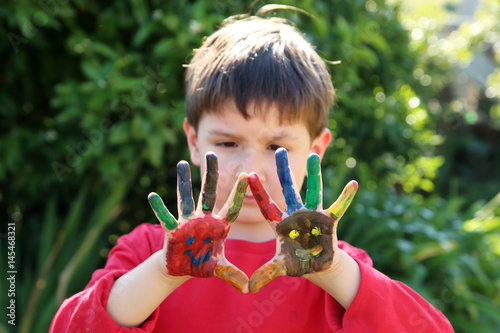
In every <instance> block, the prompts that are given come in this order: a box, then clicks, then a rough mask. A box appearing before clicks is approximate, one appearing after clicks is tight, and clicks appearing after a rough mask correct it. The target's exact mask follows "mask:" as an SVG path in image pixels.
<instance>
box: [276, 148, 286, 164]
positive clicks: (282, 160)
mask: <svg viewBox="0 0 500 333" xmlns="http://www.w3.org/2000/svg"><path fill="white" fill-rule="evenodd" d="M274 156H275V159H276V164H281V165H284V164H287V162H288V152H287V150H286V149H285V148H283V147H281V148H278V149H277V150H276V153H275V155H274Z"/></svg>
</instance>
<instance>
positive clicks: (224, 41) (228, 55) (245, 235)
mask: <svg viewBox="0 0 500 333" xmlns="http://www.w3.org/2000/svg"><path fill="white" fill-rule="evenodd" d="M186 89H187V95H186V116H187V118H186V120H185V122H184V131H185V133H186V136H187V141H188V145H189V150H190V155H191V161H192V163H194V164H196V165H199V166H200V169H201V172H202V174H204V175H205V176H204V181H203V184H202V194H201V195H200V202H199V203H198V205H197V209H196V211H195V205H194V202H193V200H192V195H191V183H190V173H189V167H188V165H187V163H186V162H181V163H179V165H178V180H179V182H178V189H179V191H178V200H179V216H180V217H179V219H178V220H175V219H174V218H173V217H172V216H171V215H170V214H169V213H168V212H167V211H166V210H165V209H164V208H163V207H162V203H161V199H159V197H157V196H156V195H154V194H152V195H150V202H151V205H152V207H153V209H154V211H155V214H156V215H157V217H158V219H159V220H160V222H161V226H159V225H150V224H143V225H140V226H139V227H137V228H136V229H135V230H134V231H132V232H131V233H130V234H129V235H126V236H123V237H121V239H120V240H119V242H118V244H117V245H116V246H115V248H114V249H113V250H112V251H111V253H110V256H109V258H108V262H107V264H106V267H105V268H104V269H102V270H98V271H96V272H95V273H94V275H93V277H92V280H91V282H90V283H89V285H88V286H87V287H86V289H85V290H84V291H82V292H80V293H79V294H77V295H74V296H73V297H72V298H70V299H68V300H66V301H65V302H64V303H63V305H62V306H61V308H60V310H59V312H58V313H57V314H56V316H55V318H54V320H53V322H52V326H51V331H52V332H62V331H72V332H74V331H75V332H76V331H81V332H87V331H89V332H277V331H281V332H283V331H284V332H316V331H319V332H451V331H453V330H452V328H451V326H450V324H449V323H448V321H447V320H446V318H445V317H444V316H443V315H442V314H441V313H440V312H439V311H438V310H436V309H435V308H433V307H432V306H431V305H430V304H428V303H427V302H426V301H425V300H424V299H423V298H422V297H420V296H419V295H418V294H417V293H415V292H414V291H413V290H411V289H410V288H409V287H407V286H405V285H404V284H402V283H400V282H397V281H393V280H391V279H389V278H388V277H387V276H385V275H383V274H381V273H380V272H378V271H376V270H375V269H373V268H372V267H371V266H372V261H371V259H370V258H369V257H368V255H367V254H366V253H365V252H364V251H362V250H360V249H356V248H354V247H352V246H350V245H349V244H347V243H345V242H342V241H338V242H337V238H336V234H335V224H331V223H330V225H331V226H333V230H330V232H329V235H328V237H329V238H328V237H327V238H328V239H329V241H330V243H329V244H330V248H329V249H328V248H327V246H325V244H326V243H325V242H323V243H321V244H319V245H317V246H316V247H314V248H311V249H307V250H306V249H302V252H301V251H297V250H295V253H292V254H291V255H290V256H288V257H286V256H285V258H284V257H283V254H282V253H281V251H280V248H281V247H282V246H286V244H285V243H284V241H283V239H284V237H283V235H284V231H283V230H281V229H282V228H281V229H280V226H281V222H280V221H281V220H283V221H285V217H287V216H292V215H294V214H295V213H296V210H297V209H295V208H298V209H299V210H298V211H299V212H302V211H303V210H302V208H301V203H300V200H299V199H298V197H297V195H296V194H295V193H297V189H299V188H301V186H302V183H303V181H304V176H305V175H306V160H307V157H308V156H309V155H310V153H313V154H314V155H311V156H317V159H318V160H319V158H321V157H322V156H323V154H324V152H325V150H326V148H327V146H328V144H329V143H330V141H331V135H330V132H329V130H328V129H327V128H326V123H327V119H328V112H329V109H330V107H331V105H332V103H333V97H334V89H333V86H332V84H331V79H330V76H329V73H328V71H327V69H326V67H325V65H324V63H323V62H322V60H321V59H320V57H319V56H318V55H317V54H316V52H315V51H314V49H313V47H312V46H311V45H310V44H309V43H307V42H306V41H305V40H304V38H303V36H302V35H301V34H300V33H299V32H297V31H296V30H295V29H294V28H292V27H290V26H289V25H287V24H285V23H284V22H282V21H279V20H276V19H261V18H254V17H252V18H247V19H243V20H239V21H236V22H232V23H230V24H226V25H224V26H223V27H222V28H221V29H220V30H219V31H217V32H215V33H214V34H213V35H211V36H210V37H208V38H207V39H206V40H205V42H204V43H203V45H202V46H201V48H200V49H198V50H197V51H196V53H195V55H194V57H193V59H192V61H191V62H190V64H189V66H188V68H187V73H186ZM280 148H285V149H286V151H285V150H284V149H280ZM212 152H213V153H212ZM214 153H215V154H214ZM204 157H205V158H206V162H204V161H203V158H204ZM275 157H276V162H278V169H279V170H278V172H277V170H276V162H275ZM313 160H314V157H313V158H312V159H310V160H309V161H308V162H307V171H308V172H309V173H311V171H312V170H316V171H314V172H315V173H316V174H319V171H318V169H317V168H316V169H315V168H314V167H313V166H312V165H313V164H314V161H313ZM311 161H312V162H311ZM317 164H318V165H319V161H317ZM318 168H319V167H318ZM247 174H250V176H248V175H247ZM217 175H219V180H218V183H217V181H215V180H214V178H216V177H217ZM293 175H295V177H296V178H295V180H294V177H293ZM278 176H279V177H278ZM312 177H315V179H316V180H317V179H318V177H317V175H311V174H310V175H309V178H312ZM279 178H281V179H279ZM319 179H320V178H319ZM248 182H250V184H251V186H250V187H251V191H250V189H247V183H248ZM215 183H217V187H216V190H215ZM311 186H313V185H311ZM315 186H316V194H318V195H319V197H320V196H321V190H320V189H318V185H317V184H316V185H315ZM319 186H321V185H319ZM349 186H350V187H348V192H349V191H351V192H354V191H355V189H353V186H354V187H355V185H353V184H351V185H349ZM282 187H283V193H284V194H282ZM349 188H350V190H349ZM215 193H216V194H217V195H216V196H215ZM268 195H269V196H270V198H272V200H271V199H269V198H268V197H267V196H268ZM350 199H352V196H351V198H350ZM350 199H346V197H345V196H344V194H343V195H342V196H341V201H342V200H344V201H346V200H347V206H348V204H349V200H350ZM308 205H309V204H308ZM293 206H296V207H295V208H294V209H291V208H293ZM336 207H337V206H336V205H333V206H332V210H331V211H330V212H331V213H332V214H333V213H335V212H336V213H339V211H338V210H336V209H337V208H336ZM240 208H241V209H240ZM308 209H309V210H318V211H319V210H321V204H319V205H315V206H313V207H312V208H310V207H309V208H308ZM345 209H347V207H344V209H343V210H342V209H340V214H338V215H337V219H336V220H337V221H338V218H340V216H341V215H342V213H343V211H345ZM212 210H213V211H214V212H215V213H216V214H212ZM318 214H320V213H318ZM326 215H327V214H324V216H326ZM316 216H317V215H316ZM267 220H270V221H271V223H268V221H267ZM310 220H313V219H312V218H311V219H310ZM194 221H195V222H196V223H199V224H196V223H194ZM277 222H280V224H277ZM334 222H336V221H335V219H334ZM304 223H306V222H304ZM307 223H310V221H309V222H307ZM230 224H231V228H230V229H229V225H230ZM195 225H196V226H195ZM162 227H163V228H162ZM190 228H192V229H190ZM203 228H205V229H203ZM276 228H277V230H278V233H279V240H278V242H277V241H276V237H277V236H276V234H275V229H276ZM292 229H293V228H292ZM330 229H332V228H330ZM325 230H326V229H321V228H320V229H315V230H313V229H311V231H310V233H307V237H313V236H312V235H315V236H317V235H320V234H322V233H325ZM286 233H287V234H288V235H289V237H290V238H293V237H296V236H297V235H298V234H299V231H297V230H295V229H293V230H287V231H286ZM226 237H227V239H225V238H226ZM277 244H278V246H277ZM320 245H321V246H320ZM190 246H196V251H194V250H191V248H190ZM318 246H319V247H318ZM277 247H278V250H277ZM193 249H194V247H193ZM304 251H305V252H304ZM323 251H324V252H325V253H326V252H328V251H329V253H330V254H331V252H333V256H332V255H330V257H329V258H330V259H331V260H330V259H329V261H327V262H326V263H324V265H322V266H321V267H319V268H317V269H312V270H305V271H301V272H293V269H294V268H295V267H296V266H294V265H293V264H291V265H290V266H286V265H284V264H280V263H282V262H286V260H288V259H289V258H290V257H293V255H295V256H296V259H297V258H298V260H299V261H301V262H306V261H307V262H309V263H312V262H313V261H314V260H313V259H316V258H319V256H320V252H321V253H322V252H323ZM226 258H227V259H226ZM287 258H288V259H287ZM304 258H305V259H304ZM332 258H333V259H332ZM266 263H267V264H266ZM273 265H274V266H273ZM280 265H281V266H280ZM207 267H208V268H207ZM254 272H255V273H254ZM279 275H289V276H281V277H279V278H276V279H275V280H273V281H271V280H272V279H273V278H274V277H277V276H279ZM294 275H295V276H294ZM301 275H303V277H296V276H301ZM191 276H199V277H207V276H219V277H222V279H219V278H217V277H209V278H191ZM247 276H251V278H250V281H249V282H248V279H247ZM224 280H225V281H224ZM226 281H227V282H229V283H227V282H226ZM267 283H268V285H267V286H265V287H264V284H267ZM231 284H232V286H231ZM248 286H250V290H251V291H252V292H251V293H247V292H248ZM234 287H236V288H234ZM261 288H262V289H261Z"/></svg>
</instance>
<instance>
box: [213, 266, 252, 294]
mask: <svg viewBox="0 0 500 333" xmlns="http://www.w3.org/2000/svg"><path fill="white" fill-rule="evenodd" d="M224 259H225V258H224ZM214 275H215V276H218V277H220V278H222V279H224V280H225V281H226V282H228V283H229V284H230V285H232V286H233V287H235V288H236V289H238V290H239V291H240V292H242V293H243V294H246V293H248V277H247V276H246V274H245V273H243V272H242V271H241V270H240V269H239V268H236V266H234V265H233V264H231V263H230V262H229V261H227V260H224V261H223V262H221V263H219V264H217V266H216V267H215V271H214Z"/></svg>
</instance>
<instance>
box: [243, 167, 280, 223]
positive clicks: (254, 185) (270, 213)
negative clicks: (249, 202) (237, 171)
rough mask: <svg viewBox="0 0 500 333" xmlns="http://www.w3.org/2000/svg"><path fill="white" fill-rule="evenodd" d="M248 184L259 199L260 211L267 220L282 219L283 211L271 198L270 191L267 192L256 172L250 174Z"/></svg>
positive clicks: (257, 199)
mask: <svg viewBox="0 0 500 333" xmlns="http://www.w3.org/2000/svg"><path fill="white" fill-rule="evenodd" d="M248 184H249V186H250V190H251V191H252V194H253V196H254V198H255V200H256V201H257V204H258V205H259V208H260V211H261V212H262V215H264V217H265V218H266V220H268V221H281V216H282V215H283V212H282V211H281V209H280V208H279V207H278V205H276V203H275V202H274V201H273V200H272V199H271V197H270V196H269V193H267V191H266V189H265V188H264V186H263V185H262V182H261V181H260V178H259V176H258V175H257V174H256V173H255V172H252V173H251V174H250V175H249V176H248Z"/></svg>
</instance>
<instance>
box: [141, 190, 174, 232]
mask: <svg viewBox="0 0 500 333" xmlns="http://www.w3.org/2000/svg"><path fill="white" fill-rule="evenodd" d="M148 201H149V204H150V205H151V208H153V211H154V213H155V215H156V218H157V219H158V221H160V223H161V224H162V226H164V227H165V228H167V229H168V230H172V229H174V228H176V227H177V221H176V220H175V218H174V217H173V216H172V214H170V212H169V211H168V209H167V207H165V204H164V203H163V200H162V199H161V197H160V196H159V195H158V194H156V193H154V192H151V193H149V195H148Z"/></svg>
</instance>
